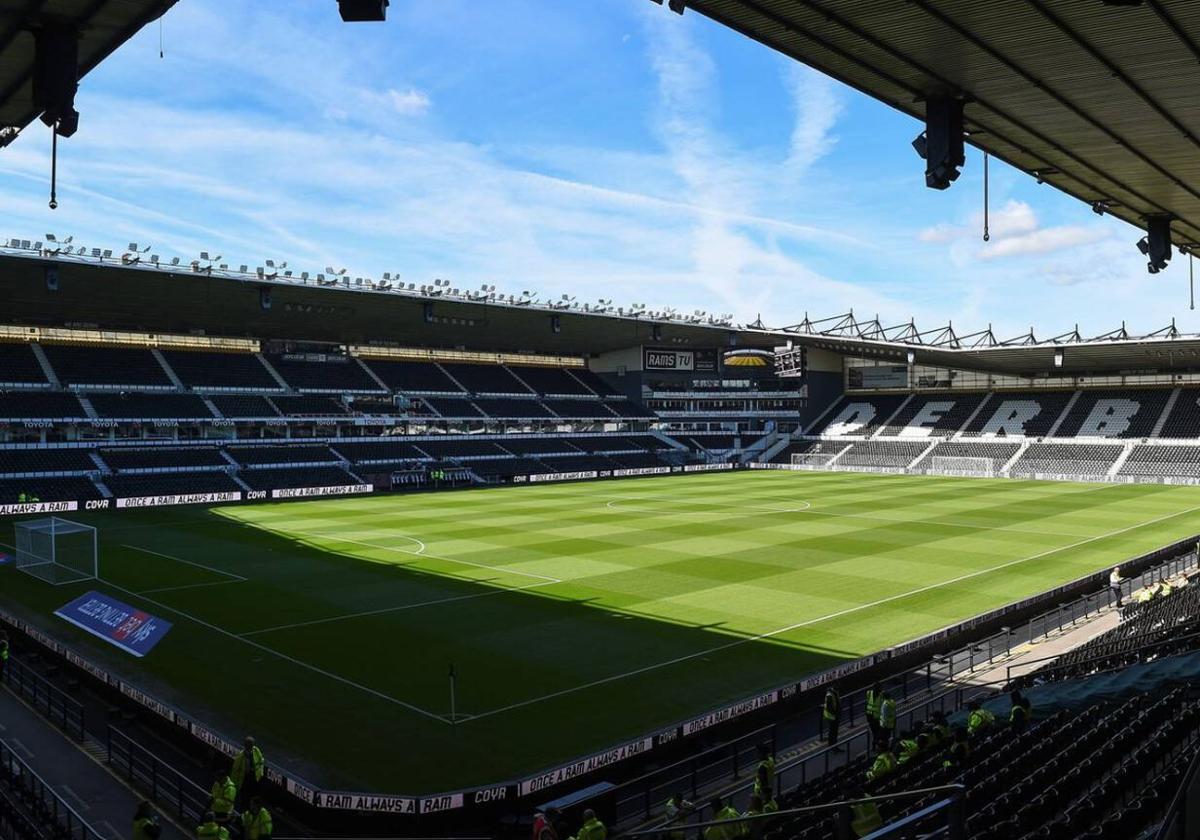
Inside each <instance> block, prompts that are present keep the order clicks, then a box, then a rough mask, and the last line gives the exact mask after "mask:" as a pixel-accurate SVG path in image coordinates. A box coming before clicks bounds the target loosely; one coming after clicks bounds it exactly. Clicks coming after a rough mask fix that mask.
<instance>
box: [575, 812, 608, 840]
mask: <svg viewBox="0 0 1200 840" xmlns="http://www.w3.org/2000/svg"><path fill="white" fill-rule="evenodd" d="M606 837H608V829H607V828H605V827H604V823H602V822H600V819H599V818H598V817H597V816H596V812H595V811H593V810H592V809H591V808H588V809H587V810H586V811H584V812H583V825H581V826H580V827H579V831H577V832H576V833H575V836H574V837H573V838H571V840H605V838H606Z"/></svg>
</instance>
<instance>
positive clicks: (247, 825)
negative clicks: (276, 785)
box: [242, 796, 275, 840]
mask: <svg viewBox="0 0 1200 840" xmlns="http://www.w3.org/2000/svg"><path fill="white" fill-rule="evenodd" d="M274 829H275V827H274V825H272V823H271V812H270V811H268V810H267V809H266V808H265V807H263V803H262V797H260V796H253V797H251V798H250V806H249V807H248V808H247V809H246V810H245V811H244V812H243V813H242V840H271V834H272V833H273V832H274Z"/></svg>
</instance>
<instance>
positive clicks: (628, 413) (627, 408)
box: [604, 397, 658, 420]
mask: <svg viewBox="0 0 1200 840" xmlns="http://www.w3.org/2000/svg"><path fill="white" fill-rule="evenodd" d="M604 404H605V405H607V406H608V407H609V408H611V409H612V412H613V414H615V415H616V416H618V417H624V418H628V419H630V420H657V419H658V415H657V414H655V413H654V412H653V411H651V410H650V409H648V408H645V407H644V406H641V405H638V404H637V403H635V402H634V401H633V400H627V399H625V398H624V397H621V398H620V399H616V400H611V401H605V403H604Z"/></svg>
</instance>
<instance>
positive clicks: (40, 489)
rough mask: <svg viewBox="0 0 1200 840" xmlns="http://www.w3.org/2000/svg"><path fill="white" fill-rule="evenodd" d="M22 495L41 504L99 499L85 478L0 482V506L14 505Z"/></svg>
mask: <svg viewBox="0 0 1200 840" xmlns="http://www.w3.org/2000/svg"><path fill="white" fill-rule="evenodd" d="M22 493H24V494H25V495H26V496H27V497H30V496H32V497H36V498H37V499H38V501H42V502H73V501H80V500H83V499H95V498H99V496H100V491H99V490H97V489H96V485H94V484H92V482H91V481H90V480H88V479H86V478H82V477H78V478H10V479H4V480H0V505H13V504H16V503H17V502H18V501H19V500H20V497H21V494H22Z"/></svg>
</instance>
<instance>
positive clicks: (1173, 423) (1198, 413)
mask: <svg viewBox="0 0 1200 840" xmlns="http://www.w3.org/2000/svg"><path fill="white" fill-rule="evenodd" d="M1158 436H1159V437H1162V438H1188V439H1194V438H1200V388H1181V389H1180V390H1179V396H1178V397H1176V399H1175V404H1174V405H1173V406H1171V413H1170V414H1168V415H1167V419H1166V422H1164V423H1163V427H1162V431H1160V432H1159V433H1158Z"/></svg>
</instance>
